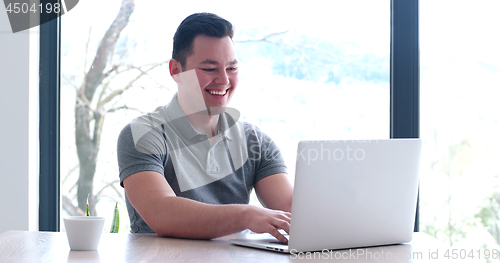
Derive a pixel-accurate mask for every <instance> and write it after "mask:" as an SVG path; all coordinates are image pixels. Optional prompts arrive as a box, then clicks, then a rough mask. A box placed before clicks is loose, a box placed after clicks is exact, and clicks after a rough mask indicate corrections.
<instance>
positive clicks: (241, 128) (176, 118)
mask: <svg viewBox="0 0 500 263" xmlns="http://www.w3.org/2000/svg"><path fill="white" fill-rule="evenodd" d="M232 37H233V29H232V25H231V23H229V22H228V21H226V20H224V19H222V18H221V17H219V16H216V15H214V14H209V13H199V14H193V15H191V16H189V17H187V18H186V19H185V20H184V21H183V22H182V23H181V24H180V25H179V27H178V29H177V32H176V33H175V36H174V48H173V52H172V53H173V54H172V60H171V61H170V63H169V70H170V75H171V76H172V78H173V79H174V80H175V81H176V82H177V84H178V92H177V94H176V95H175V96H174V98H173V99H172V101H171V102H170V103H169V104H168V105H166V106H163V107H159V108H157V109H156V110H155V111H154V112H153V113H150V114H147V115H144V116H141V117H140V118H138V119H136V120H134V121H132V122H131V123H130V124H129V125H127V126H126V127H125V128H124V129H123V130H122V132H121V134H120V137H119V139H118V163H119V166H120V183H121V185H122V186H123V187H124V188H125V193H126V202H127V208H128V210H129V217H130V225H131V231H132V232H138V233H140V232H153V231H154V232H155V233H156V234H157V235H158V236H169V237H183V238H197V239H210V238H216V237H220V236H224V235H228V234H232V233H236V232H239V231H242V230H245V229H250V230H252V231H254V232H257V233H265V232H267V233H270V234H271V235H273V236H275V237H276V238H277V239H278V240H279V241H281V242H287V240H286V238H285V237H284V236H283V235H282V234H281V233H280V232H279V231H278V230H279V229H283V230H284V231H286V232H287V233H288V231H289V227H290V216H291V214H290V209H291V202H292V191H293V189H292V186H291V184H290V182H289V180H288V178H287V175H286V167H285V165H284V162H283V159H282V157H281V154H280V153H279V150H278V148H277V147H276V145H275V144H274V143H273V142H272V140H271V139H270V138H269V137H268V136H267V135H265V134H264V133H263V132H262V131H260V130H259V129H258V128H257V127H255V126H253V125H251V124H248V123H242V122H237V121H236V119H237V117H235V116H234V115H237V114H234V109H229V108H226V106H227V104H228V103H229V101H230V99H231V97H232V96H233V94H234V92H235V91H236V89H237V87H238V60H237V58H236V52H235V48H234V44H233V42H232ZM256 103H258V102H256ZM230 111H232V112H233V114H229V112H230ZM253 188H255V191H256V194H257V196H258V198H259V200H260V201H261V203H262V204H263V205H264V206H265V207H266V208H260V207H255V206H251V205H248V201H249V195H250V192H251V191H252V189H253Z"/></svg>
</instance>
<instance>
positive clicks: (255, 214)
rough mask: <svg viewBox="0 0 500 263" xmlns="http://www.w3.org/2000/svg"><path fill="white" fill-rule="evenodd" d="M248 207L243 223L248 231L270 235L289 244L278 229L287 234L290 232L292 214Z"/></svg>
mask: <svg viewBox="0 0 500 263" xmlns="http://www.w3.org/2000/svg"><path fill="white" fill-rule="evenodd" d="M246 206H247V207H246V208H247V209H246V211H245V213H244V215H243V220H244V221H243V222H244V224H245V225H246V226H247V227H248V229H250V230H252V231H253V232H256V233H269V234H271V235H273V236H274V237H276V238H277V239H278V240H279V241H280V242H282V243H287V242H288V240H287V239H286V237H284V236H283V235H282V234H281V233H280V232H279V231H278V229H283V230H284V231H285V232H286V233H289V232H290V218H291V215H292V214H291V213H289V212H283V211H279V210H271V209H267V208H261V207H256V206H251V205H246Z"/></svg>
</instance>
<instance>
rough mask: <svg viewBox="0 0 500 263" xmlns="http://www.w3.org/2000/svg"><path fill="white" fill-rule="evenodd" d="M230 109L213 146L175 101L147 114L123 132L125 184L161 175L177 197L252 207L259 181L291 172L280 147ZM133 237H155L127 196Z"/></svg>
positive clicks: (122, 174)
mask: <svg viewBox="0 0 500 263" xmlns="http://www.w3.org/2000/svg"><path fill="white" fill-rule="evenodd" d="M237 115H238V112H237V111H235V110H234V109H230V108H228V109H227V110H226V112H225V113H223V114H221V115H220V116H219V122H218V125H217V126H218V127H217V128H218V133H217V135H216V136H215V138H213V141H212V143H210V141H209V140H208V136H207V135H206V134H200V133H199V132H198V131H197V130H196V129H195V128H194V127H193V126H192V124H191V123H190V122H189V120H188V118H187V117H186V116H185V115H184V112H183V111H182V109H181V108H180V105H179V103H178V102H177V94H176V95H175V96H174V97H173V99H172V101H171V102H170V103H169V104H168V105H166V106H162V107H158V108H157V109H156V110H155V111H153V112H151V113H148V114H146V115H143V116H141V117H139V118H137V119H135V120H133V121H132V122H131V123H130V124H128V125H127V126H125V128H124V129H123V130H122V132H121V133H120V136H119V138H118V150H117V153H118V165H119V170H120V184H121V185H122V186H123V180H124V179H125V178H127V177H128V176H130V175H132V174H135V173H137V172H141V171H156V172H158V173H160V174H162V175H163V176H164V177H165V179H166V180H167V182H168V183H169V185H170V186H171V187H172V189H173V191H174V192H175V194H176V195H177V196H181V197H185V198H189V199H192V200H196V201H200V202H204V203H208V204H248V202H249V198H250V197H249V196H250V193H251V191H252V189H253V187H254V185H255V183H256V182H258V181H259V180H260V179H262V178H265V177H267V176H269V175H272V174H276V173H286V166H285V164H284V161H283V158H282V156H281V153H280V151H279V149H278V147H277V146H276V145H275V144H274V142H273V141H272V140H271V138H270V137H269V136H267V135H266V134H265V133H263V132H262V131H261V130H260V129H258V128H257V127H256V126H254V125H251V124H249V123H245V122H238V121H236V120H237V118H238V116H237ZM125 199H126V203H127V209H128V213H129V217H130V228H131V232H132V233H148V232H153V231H152V230H151V228H150V227H149V226H148V225H147V224H146V223H145V222H144V220H143V219H142V218H141V216H140V215H139V214H138V213H137V211H136V210H135V209H134V208H133V207H132V205H131V204H130V202H129V201H128V198H127V196H126V194H125Z"/></svg>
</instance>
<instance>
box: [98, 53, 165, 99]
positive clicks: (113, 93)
mask: <svg viewBox="0 0 500 263" xmlns="http://www.w3.org/2000/svg"><path fill="white" fill-rule="evenodd" d="M167 62H168V61H164V62H161V63H157V64H154V65H153V66H152V67H150V68H149V69H147V70H142V69H141V68H140V67H138V68H135V69H137V70H139V71H140V72H141V73H140V74H139V75H137V76H136V77H135V78H134V79H132V80H131V81H129V83H128V84H127V85H126V86H125V87H124V88H123V89H118V90H115V91H113V92H112V93H111V94H110V95H108V96H107V97H106V98H105V99H104V100H102V101H101V102H99V103H98V104H97V107H98V108H100V107H102V106H103V105H105V104H106V103H108V102H110V101H111V100H112V99H113V98H115V97H116V96H118V95H120V94H122V93H123V92H125V91H126V90H128V89H130V88H131V87H132V86H133V85H134V83H135V82H136V81H137V80H139V79H140V78H141V77H143V76H144V75H147V73H148V72H149V71H151V70H153V69H154V68H156V67H158V66H161V65H163V64H165V63H167Z"/></svg>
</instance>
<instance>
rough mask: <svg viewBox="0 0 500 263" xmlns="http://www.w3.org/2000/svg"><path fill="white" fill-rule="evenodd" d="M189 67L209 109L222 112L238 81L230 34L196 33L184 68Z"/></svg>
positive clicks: (213, 112)
mask: <svg viewBox="0 0 500 263" xmlns="http://www.w3.org/2000/svg"><path fill="white" fill-rule="evenodd" d="M192 69H194V70H195V72H196V76H197V77H198V82H199V84H200V89H201V94H202V96H203V100H204V101H205V105H206V107H207V109H208V110H209V112H210V113H211V114H212V115H213V114H220V113H222V112H224V109H225V107H226V106H227V104H228V103H229V101H230V99H231V97H232V95H233V93H234V91H235V90H236V87H237V85H238V61H237V59H236V52H235V49H234V44H233V41H232V40H231V38H229V37H223V38H216V37H209V36H206V35H198V36H196V37H195V39H194V41H193V53H192V54H191V55H190V56H189V57H187V59H186V65H185V67H184V70H183V71H189V70H192ZM186 99H189V98H186Z"/></svg>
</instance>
